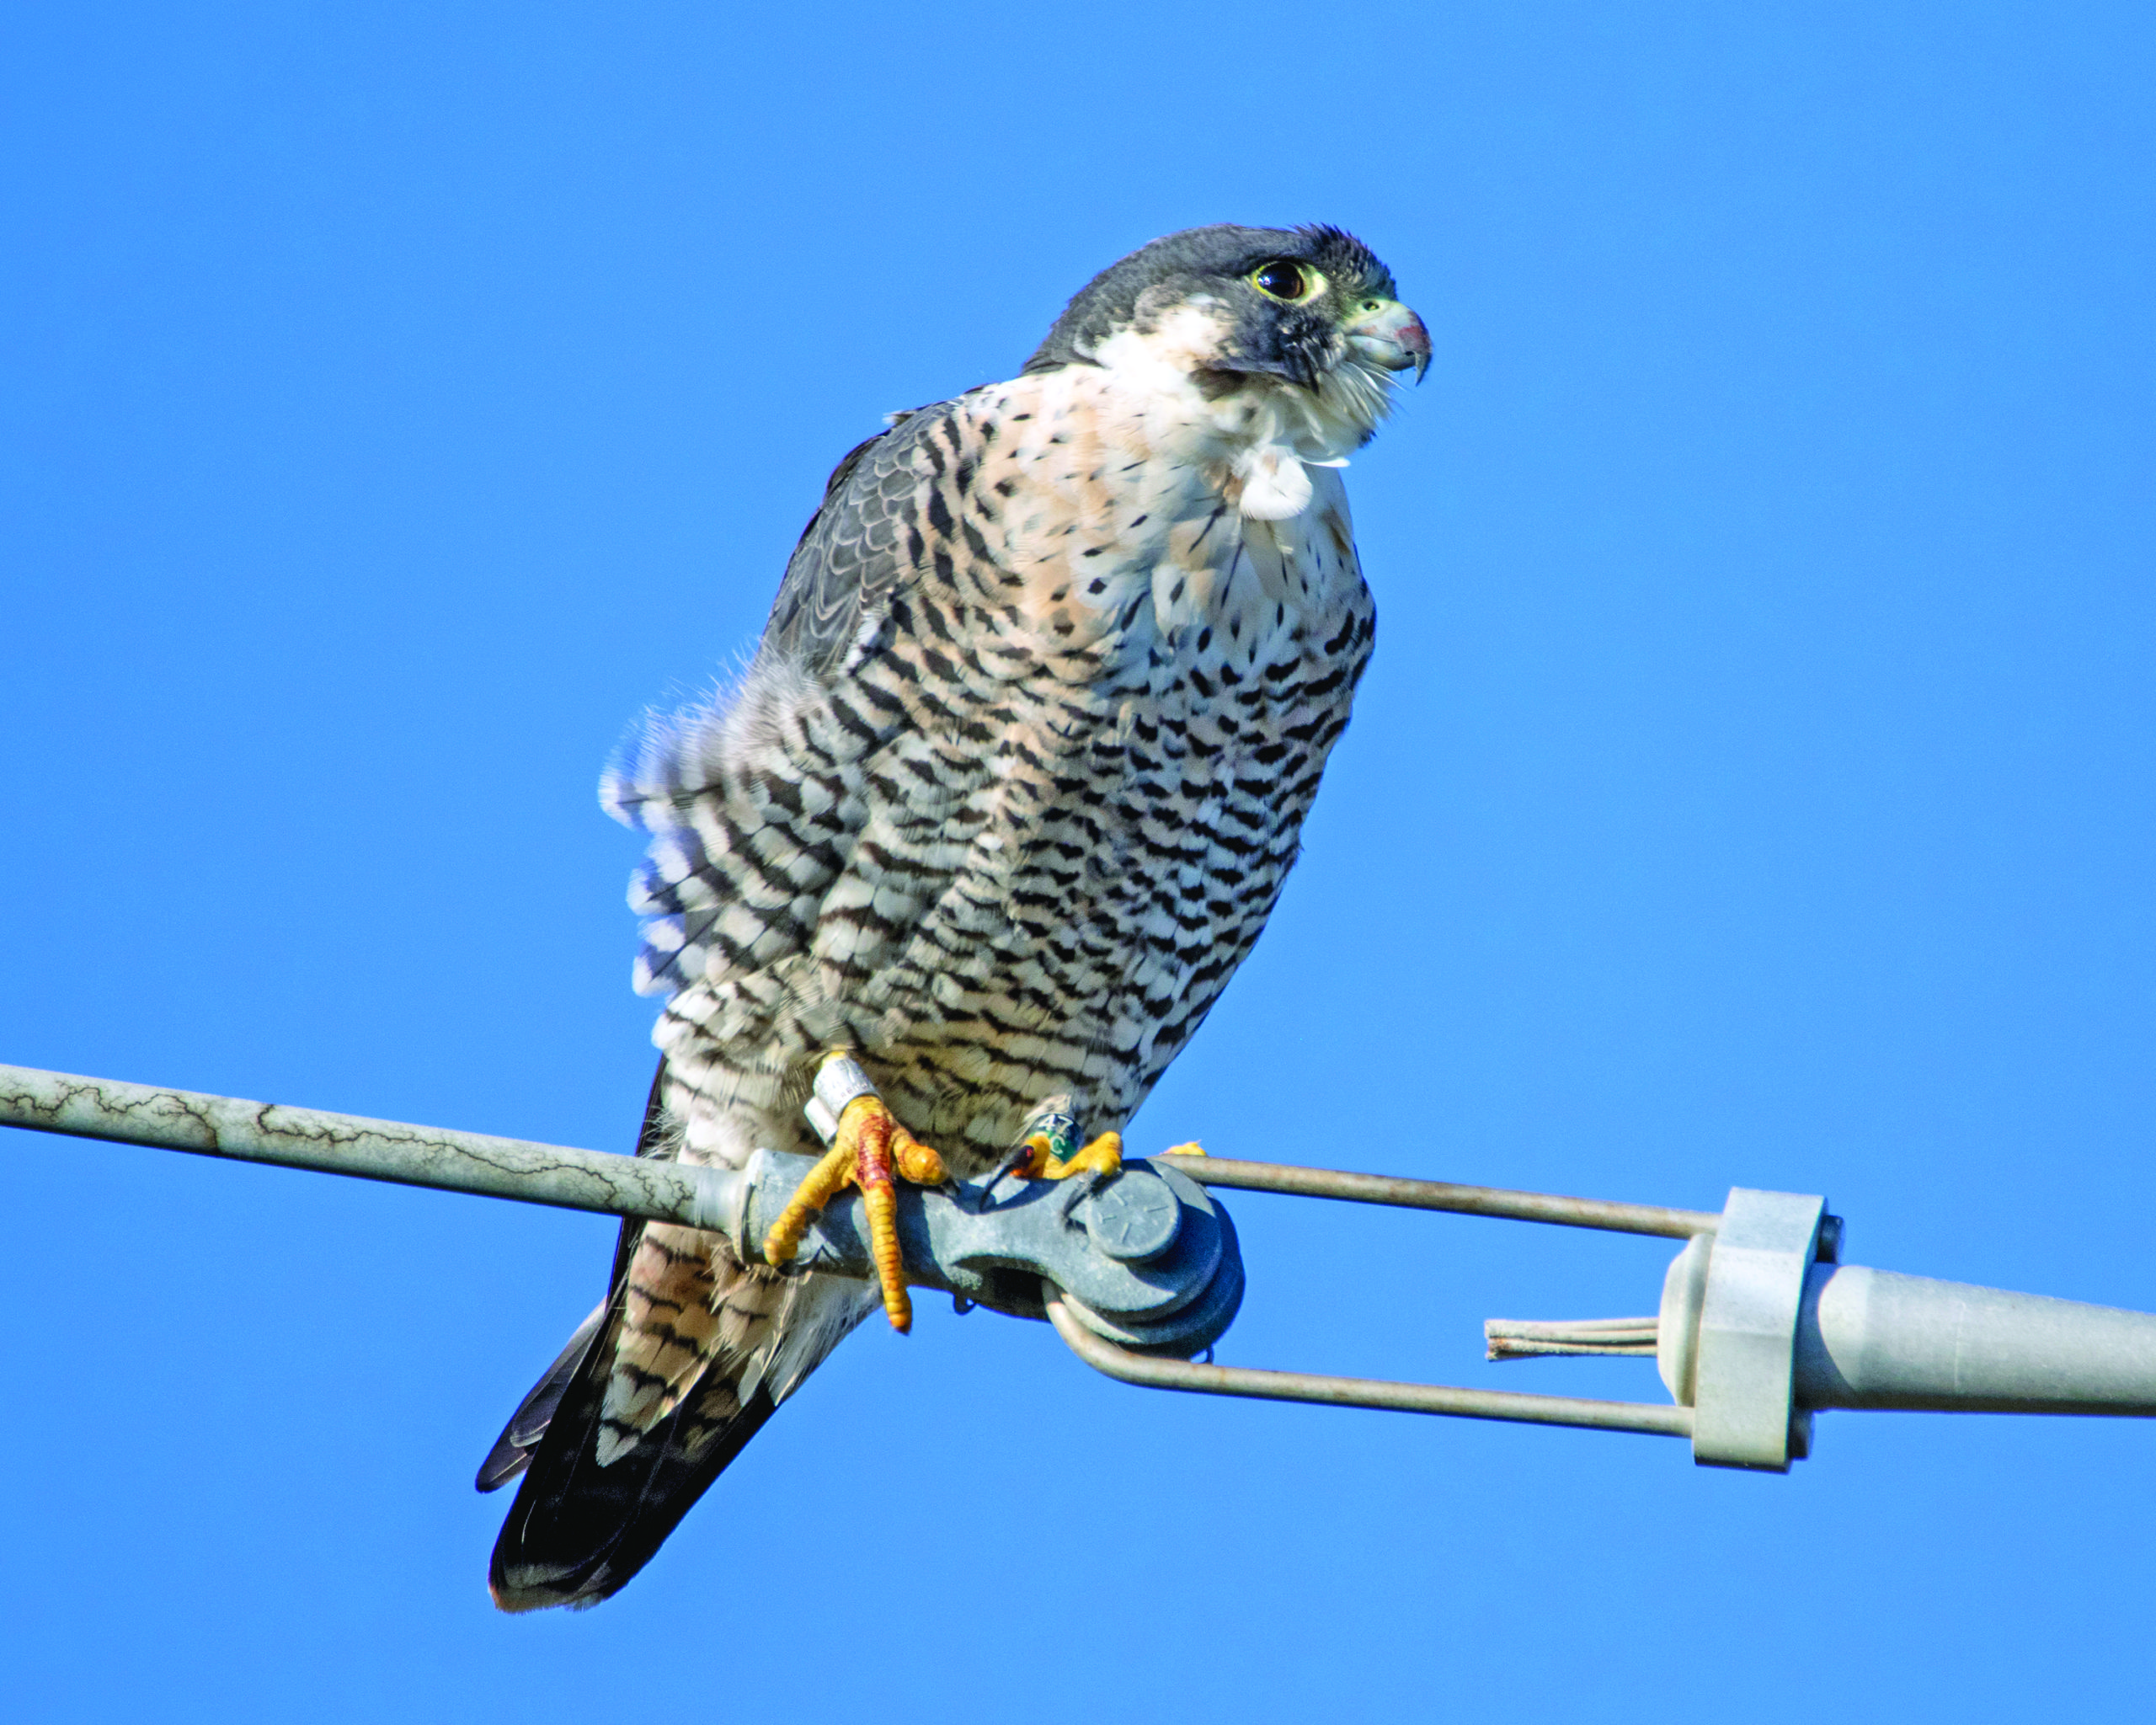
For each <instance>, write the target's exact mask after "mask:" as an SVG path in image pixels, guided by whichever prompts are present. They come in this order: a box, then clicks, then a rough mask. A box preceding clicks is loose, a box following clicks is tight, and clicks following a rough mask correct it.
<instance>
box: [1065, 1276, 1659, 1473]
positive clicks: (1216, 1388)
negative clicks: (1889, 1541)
mask: <svg viewBox="0 0 2156 1725" xmlns="http://www.w3.org/2000/svg"><path fill="white" fill-rule="evenodd" d="M1048 1315H1049V1322H1051V1323H1053V1324H1054V1326H1055V1332H1056V1334H1058V1335H1059V1336H1060V1337H1062V1338H1063V1339H1064V1341H1065V1343H1068V1344H1069V1346H1070V1351H1071V1352H1072V1353H1073V1354H1076V1355H1077V1356H1078V1357H1079V1358H1080V1359H1082V1360H1084V1361H1085V1362H1086V1365H1090V1366H1091V1367H1092V1368H1093V1370H1096V1371H1098V1372H1103V1373H1105V1374H1107V1375H1108V1376H1109V1377H1112V1378H1115V1379H1117V1380H1118V1381H1121V1382H1123V1383H1126V1384H1137V1385H1139V1386H1141V1387H1143V1388H1145V1389H1149V1390H1187V1391H1193V1392H1194V1393H1195V1394H1198V1395H1201V1396H1250V1397H1257V1398H1258V1399H1260V1400H1263V1401H1269V1402H1318V1403H1321V1404H1322V1405H1324V1406H1326V1407H1376V1408H1382V1409H1385V1411H1387V1412H1390V1413H1442V1414H1449V1415H1452V1416H1454V1418H1460V1419H1504V1420H1513V1421H1518V1422H1519V1423H1524V1424H1528V1425H1570V1426H1586V1427H1588V1428H1591V1429H1593V1430H1596V1431H1605V1432H1644V1433H1646V1434H1649V1435H1651V1436H1654V1437H1663V1438H1689V1437H1690V1436H1691V1435H1692V1410H1691V1409H1690V1408H1689V1407H1662V1406H1661V1405H1659V1404H1658V1403H1656V1402H1595V1401H1589V1400H1587V1399H1586V1398H1584V1397H1576V1396H1530V1395H1524V1394H1522V1393H1520V1392H1519V1391H1512V1390H1469V1389H1463V1388H1456V1387H1454V1386H1451V1385H1449V1384H1401V1383H1393V1382H1390V1381H1387V1380H1385V1379H1384V1378H1331V1377H1319V1376H1316V1375H1313V1374H1311V1373H1309V1372H1300V1371H1259V1370H1254V1369H1252V1368H1250V1367H1246V1366H1234V1365H1197V1364H1195V1363H1193V1362H1192V1361H1189V1360H1182V1359H1157V1358H1155V1357H1154V1356H1153V1355H1151V1354H1133V1353H1132V1352H1131V1351H1130V1350H1129V1348H1118V1347H1117V1346H1116V1344H1115V1343H1113V1342H1110V1341H1107V1340H1106V1339H1105V1338H1102V1337H1100V1336H1097V1335H1095V1334H1094V1333H1093V1332H1091V1330H1089V1329H1087V1328H1086V1326H1085V1325H1084V1324H1082V1323H1081V1322H1079V1321H1078V1320H1077V1319H1076V1318H1075V1317H1073V1316H1071V1315H1070V1312H1068V1311H1065V1309H1064V1306H1063V1302H1062V1301H1061V1300H1058V1299H1056V1298H1055V1297H1054V1295H1050V1296H1049V1302H1048Z"/></svg>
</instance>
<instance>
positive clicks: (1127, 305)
mask: <svg viewBox="0 0 2156 1725" xmlns="http://www.w3.org/2000/svg"><path fill="white" fill-rule="evenodd" d="M1275 258H1292V259H1295V260H1296V261H1297V262H1299V263H1305V264H1310V266H1311V267H1312V268H1314V269H1315V270H1318V271H1319V272H1320V273H1321V274H1322V275H1324V276H1325V277H1326V280H1328V281H1329V282H1330V283H1331V284H1332V286H1331V291H1329V292H1328V293H1327V294H1326V296H1325V303H1324V304H1323V305H1322V306H1319V305H1313V306H1310V307H1294V308H1290V307H1282V306H1279V305H1277V304H1275V303H1273V302H1267V301H1266V300H1265V298H1264V296H1262V295H1261V294H1260V293H1259V292H1258V291H1257V289H1256V288H1254V287H1251V286H1249V285H1248V282H1247V280H1246V278H1247V277H1248V276H1249V275H1250V274H1251V271H1252V270H1256V269H1257V267H1258V266H1259V265H1260V264H1264V263H1266V262H1267V261H1268V260H1270V259H1275ZM1154 289H1158V290H1160V291H1158V292H1153V291H1150V290H1154ZM1200 290H1209V291H1212V292H1213V293H1214V294H1215V295H1216V296H1221V297H1224V298H1225V299H1227V300H1228V302H1229V303H1230V305H1231V306H1233V307H1235V309H1236V311H1237V312H1238V314H1239V317H1238V322H1239V323H1241V324H1243V325H1245V326H1247V327H1246V329H1245V331H1244V336H1245V339H1244V340H1243V342H1242V343H1241V346H1242V347H1243V349H1244V350H1245V351H1244V352H1243V353H1242V354H1241V355H1239V358H1240V359H1241V361H1242V363H1241V364H1239V365H1238V366H1236V369H1248V370H1251V371H1278V372H1281V373H1283V374H1284V375H1289V376H1294V377H1296V378H1297V381H1298V382H1308V381H1309V379H1308V378H1307V377H1304V376H1300V375H1299V374H1300V373H1302V372H1304V371H1307V369H1308V366H1307V362H1306V361H1305V360H1304V359H1303V358H1302V354H1303V352H1304V351H1305V350H1308V348H1309V347H1310V342H1311V338H1312V337H1313V336H1315V335H1316V334H1319V333H1320V320H1321V319H1322V328H1323V331H1324V333H1326V334H1329V330H1330V327H1331V316H1332V314H1333V313H1334V312H1337V309H1338V307H1340V306H1341V305H1342V304H1344V303H1345V302H1347V300H1348V299H1349V298H1350V297H1356V298H1359V297H1363V296H1369V295H1376V296H1380V297H1382V298H1385V299H1391V298H1393V297H1394V296H1395V295H1394V289H1393V285H1392V272H1391V271H1390V270H1387V269H1386V268H1385V265H1384V264H1381V263H1380V262H1379V261H1378V259H1376V257H1375V256H1374V254H1372V253H1371V251H1370V248H1369V247H1368V246H1366V245H1364V243H1362V241H1360V240H1358V239H1357V238H1355V237H1354V236H1353V234H1351V233H1348V232H1344V231H1343V230H1342V229H1340V228H1337V227H1294V228H1289V227H1236V226H1235V225H1234V224H1232V223H1229V222H1222V223H1220V224H1219V225H1218V226H1215V227H1191V228H1186V229H1184V230H1183V231H1182V232H1181V233H1171V234H1170V235H1168V236H1167V237H1166V238H1165V239H1156V240H1155V241H1153V242H1152V243H1150V245H1145V246H1140V247H1139V248H1138V249H1137V250H1136V251H1134V252H1133V253H1132V254H1130V255H1129V257H1127V258H1124V259H1122V260H1121V261H1120V262H1118V263H1114V264H1110V265H1109V266H1108V267H1107V269H1105V270H1102V271H1101V273H1100V274H1099V275H1096V276H1095V277H1094V278H1093V279H1092V280H1091V281H1089V282H1087V283H1086V286H1085V287H1084V288H1083V289H1081V291H1079V293H1078V295H1077V296H1076V297H1075V298H1074V299H1073V300H1072V301H1071V302H1070V304H1069V305H1068V306H1067V307H1065V308H1064V312H1063V315H1062V316H1061V317H1060V318H1057V319H1056V320H1055V327H1054V328H1053V329H1051V330H1049V333H1048V339H1046V340H1045V341H1043V343H1042V344H1040V346H1039V348H1038V350H1036V351H1035V352H1034V354H1033V358H1031V359H1030V360H1027V361H1026V370H1027V371H1052V370H1053V369H1054V368H1055V367H1056V366H1069V365H1078V364H1094V363H1097V360H1095V358H1094V355H1096V354H1097V352H1098V351H1099V349H1100V345H1101V344H1102V342H1104V341H1106V340H1107V339H1108V338H1109V337H1110V336H1112V335H1113V334H1116V332H1117V331H1118V330H1121V329H1126V328H1131V327H1132V326H1133V325H1143V324H1144V323H1145V322H1146V320H1147V319H1148V318H1150V317H1152V316H1155V315H1157V314H1158V313H1159V312H1162V311H1165V310H1166V309H1168V308H1170V307H1173V306H1176V305H1177V304H1180V303H1181V302H1182V301H1183V300H1184V299H1186V298H1187V296H1189V295H1190V294H1191V293H1193V292H1195V291H1200ZM1140 296H1144V298H1145V306H1144V307H1140V306H1139V299H1140ZM1244 302H1247V304H1246V303H1244ZM1305 325H1307V326H1310V327H1308V328H1305V327H1302V326H1305Z"/></svg>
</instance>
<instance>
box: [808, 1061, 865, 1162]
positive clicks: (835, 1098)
mask: <svg viewBox="0 0 2156 1725" xmlns="http://www.w3.org/2000/svg"><path fill="white" fill-rule="evenodd" d="M876 1093H877V1092H876V1087H875V1086H874V1085H873V1084H871V1083H870V1082H869V1081H868V1075H867V1073H866V1072H864V1071H862V1070H861V1067H860V1065H859V1064H858V1063H857V1061H856V1060H854V1058H853V1057H852V1056H851V1055H829V1056H827V1057H826V1058H825V1061H824V1064H823V1065H821V1066H820V1067H819V1068H818V1069H817V1072H816V1082H815V1085H814V1087H813V1088H812V1089H811V1090H810V1091H809V1101H808V1103H807V1105H806V1106H805V1107H804V1108H803V1109H802V1110H801V1112H802V1113H803V1114H806V1115H808V1117H809V1124H810V1125H811V1126H814V1128H815V1129H816V1135H817V1136H818V1137H819V1138H820V1139H822V1140H824V1142H825V1143H826V1144H829V1143H830V1141H831V1140H833V1139H834V1138H835V1137H837V1136H838V1131H839V1116H840V1115H841V1114H844V1113H845V1112H846V1104H847V1103H850V1102H853V1101H856V1100H857V1099H858V1098H859V1097H864V1096H873V1095H875V1094H876Z"/></svg>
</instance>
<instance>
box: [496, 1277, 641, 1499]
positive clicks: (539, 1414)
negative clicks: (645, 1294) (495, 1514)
mask: <svg viewBox="0 0 2156 1725" xmlns="http://www.w3.org/2000/svg"><path fill="white" fill-rule="evenodd" d="M612 1303H613V1302H612V1300H611V1299H609V1300H600V1302H599V1304H598V1305H596V1306H593V1307H592V1308H591V1316H590V1317H588V1318H586V1319H585V1320H584V1322H582V1323H580V1324H579V1325H578V1326H577V1327H576V1333H575V1334H574V1335H573V1336H571V1337H570V1338H569V1339H568V1346H567V1347H565V1348H563V1349H562V1351H561V1353H560V1354H558V1355H557V1356H556V1358H555V1360H554V1363H553V1364H552V1365H550V1366H548V1367H547V1372H546V1375H545V1376H543V1377H542V1378H541V1379H540V1380H539V1381H538V1382H537V1383H536V1384H534V1385H533V1386H531V1394H529V1395H528V1396H526V1397H525V1398H524V1400H523V1401H521V1402H519V1403H518V1404H517V1407H516V1412H515V1413H512V1414H511V1415H510V1418H509V1423H508V1424H507V1425H506V1426H504V1427H503V1428H502V1434H501V1435H500V1436H499V1438H496V1439H494V1448H493V1449H492V1450H488V1452H487V1459H486V1460H485V1461H483V1462H481V1463H480V1464H479V1477H478V1479H477V1480H476V1481H475V1482H473V1483H475V1484H476V1485H477V1486H478V1487H479V1489H480V1490H481V1491H483V1492H493V1491H499V1490H500V1489H501V1487H504V1486H505V1485H507V1484H508V1483H509V1482H510V1481H511V1480H513V1479H515V1477H517V1475H519V1474H520V1473H521V1472H523V1471H524V1470H525V1468H526V1466H528V1465H529V1464H530V1462H531V1452H532V1451H533V1450H536V1448H538V1446H539V1440H540V1439H542V1438H543V1437H545V1436H546V1435H547V1426H548V1425H550V1424H551V1423H552V1422H553V1418H554V1415H555V1414H556V1413H558V1412H559V1411H560V1408H561V1405H562V1397H563V1395H565V1394H566V1393H567V1392H568V1386H569V1385H570V1383H571V1381H574V1378H575V1376H576V1374H577V1369H578V1368H579V1366H581V1365H583V1364H584V1355H585V1354H588V1353H590V1351H591V1344H592V1343H593V1342H594V1341H595V1340H596V1339H597V1338H598V1335H599V1332H600V1329H602V1328H603V1327H605V1325H606V1313H607V1311H608V1309H609V1308H610V1307H611V1305H612Z"/></svg>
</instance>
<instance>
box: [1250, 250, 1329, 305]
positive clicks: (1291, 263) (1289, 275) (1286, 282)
mask: <svg viewBox="0 0 2156 1725" xmlns="http://www.w3.org/2000/svg"><path fill="white" fill-rule="evenodd" d="M1250 285H1251V286H1252V287H1254V288H1256V289H1257V291H1259V292H1260V293H1262V294H1263V295H1264V296H1266V297H1267V299H1271V300H1285V301H1286V302H1288V303H1289V305H1291V306H1295V305H1300V304H1301V303H1302V302H1304V301H1305V300H1312V299H1315V298H1316V297H1317V296H1319V295H1320V294H1321V293H1323V292H1324V291H1325V278H1324V277H1323V276H1322V275H1319V274H1318V273H1317V271H1316V270H1312V269H1310V268H1309V267H1308V266H1307V265H1305V264H1298V263H1297V262H1295V260H1294V259H1292V258H1275V259H1273V261H1272V262H1271V263H1269V264H1259V265H1258V266H1257V269H1255V270H1251V272H1250Z"/></svg>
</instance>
